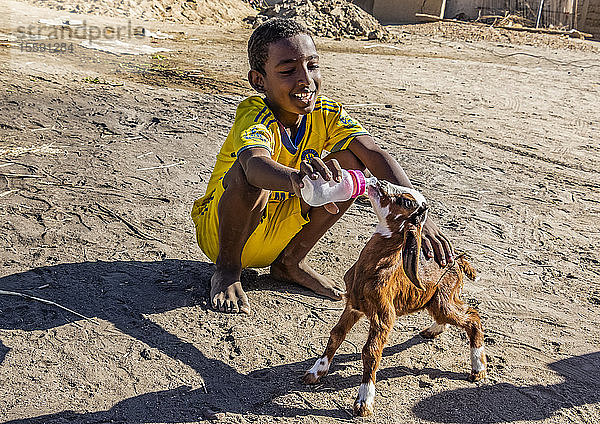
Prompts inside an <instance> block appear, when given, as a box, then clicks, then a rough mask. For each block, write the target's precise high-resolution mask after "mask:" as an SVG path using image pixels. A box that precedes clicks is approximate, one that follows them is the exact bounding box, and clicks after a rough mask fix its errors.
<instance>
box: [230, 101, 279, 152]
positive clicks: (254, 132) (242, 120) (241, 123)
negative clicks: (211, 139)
mask: <svg viewBox="0 0 600 424" xmlns="http://www.w3.org/2000/svg"><path fill="white" fill-rule="evenodd" d="M273 122H275V117H274V116H273V114H272V113H271V111H270V110H269V109H268V108H267V106H266V105H265V104H264V102H262V100H259V99H257V98H255V97H250V98H248V99H246V100H245V101H243V102H242V103H240V105H239V106H238V109H237V111H236V117H235V124H234V127H235V131H234V134H233V140H232V146H231V147H232V150H233V152H234V153H235V155H236V156H239V154H240V153H241V152H243V151H244V150H247V149H251V148H253V147H262V148H265V149H267V150H268V151H269V154H270V155H273V151H274V150H275V138H274V136H273V133H272V131H270V130H269V127H272V124H273Z"/></svg>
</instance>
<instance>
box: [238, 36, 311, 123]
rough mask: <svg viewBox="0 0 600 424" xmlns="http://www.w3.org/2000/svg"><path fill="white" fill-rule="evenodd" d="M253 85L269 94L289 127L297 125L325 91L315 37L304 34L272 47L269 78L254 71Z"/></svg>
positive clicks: (266, 66) (273, 109)
mask: <svg viewBox="0 0 600 424" xmlns="http://www.w3.org/2000/svg"><path fill="white" fill-rule="evenodd" d="M249 77H250V83H251V84H252V86H253V87H254V88H255V89H257V90H258V91H261V92H263V93H265V95H266V97H267V103H268V105H269V107H270V108H271V110H272V111H273V113H275V116H276V117H277V118H278V119H279V120H280V121H281V122H282V123H283V124H284V125H285V124H290V123H295V122H296V121H297V119H298V116H299V115H306V114H308V113H310V112H312V110H313V109H314V107H315V101H316V98H317V95H318V93H319V90H320V88H321V71H320V70H319V56H318V54H317V48H316V47H315V43H314V42H313V40H312V38H310V37H309V36H308V35H305V34H301V35H296V36H294V37H290V38H284V39H282V40H279V41H277V42H275V43H271V44H270V45H269V55H268V58H267V61H266V63H265V75H262V74H261V73H260V72H258V71H255V70H252V71H250V75H249Z"/></svg>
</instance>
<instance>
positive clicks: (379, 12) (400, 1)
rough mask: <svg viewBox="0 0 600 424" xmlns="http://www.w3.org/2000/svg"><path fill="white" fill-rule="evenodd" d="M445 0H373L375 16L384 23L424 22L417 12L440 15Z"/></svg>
mask: <svg viewBox="0 0 600 424" xmlns="http://www.w3.org/2000/svg"><path fill="white" fill-rule="evenodd" d="M442 1H443V0H373V16H375V17H376V18H377V19H378V20H379V22H381V23H382V24H396V23H408V22H422V21H423V19H420V18H417V17H416V16H415V13H426V14H429V15H436V16H439V15H440V10H441V7H442Z"/></svg>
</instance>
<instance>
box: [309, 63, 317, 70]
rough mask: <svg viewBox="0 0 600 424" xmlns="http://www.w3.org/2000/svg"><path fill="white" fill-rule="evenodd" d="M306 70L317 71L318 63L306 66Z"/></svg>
mask: <svg viewBox="0 0 600 424" xmlns="http://www.w3.org/2000/svg"><path fill="white" fill-rule="evenodd" d="M308 69H319V64H318V63H311V64H309V65H308Z"/></svg>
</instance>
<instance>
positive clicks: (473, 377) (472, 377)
mask: <svg viewBox="0 0 600 424" xmlns="http://www.w3.org/2000/svg"><path fill="white" fill-rule="evenodd" d="M486 377H487V371H486V370H483V371H471V374H469V378H468V380H469V381H470V382H472V383H473V382H475V381H479V380H483V379H484V378H486Z"/></svg>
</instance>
